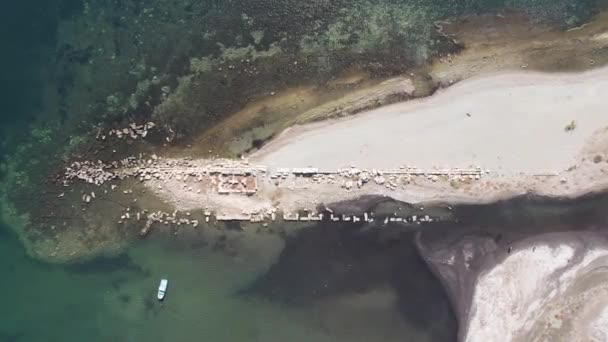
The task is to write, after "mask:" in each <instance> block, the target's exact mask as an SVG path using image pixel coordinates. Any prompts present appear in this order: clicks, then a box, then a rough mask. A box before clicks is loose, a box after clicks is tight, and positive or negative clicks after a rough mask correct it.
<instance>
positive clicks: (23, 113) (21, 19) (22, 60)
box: [0, 0, 59, 153]
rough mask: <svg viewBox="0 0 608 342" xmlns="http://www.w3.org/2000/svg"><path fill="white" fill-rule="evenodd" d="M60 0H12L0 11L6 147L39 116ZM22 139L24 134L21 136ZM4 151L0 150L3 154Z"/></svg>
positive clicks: (0, 118) (1, 117)
mask: <svg viewBox="0 0 608 342" xmlns="http://www.w3.org/2000/svg"><path fill="white" fill-rule="evenodd" d="M57 3H58V1H54V0H51V1H42V2H40V1H11V2H7V3H6V4H4V6H3V8H2V14H0V16H1V19H0V39H1V41H2V46H1V47H0V51H1V53H0V65H2V72H0V94H1V95H0V98H1V99H2V110H1V111H0V133H2V145H0V148H7V145H8V144H9V143H10V141H6V139H7V138H13V137H14V136H15V135H16V134H15V133H16V132H15V131H19V130H25V128H26V127H27V125H28V124H29V123H31V122H33V121H34V120H35V119H36V118H37V117H39V116H40V112H39V111H40V110H41V109H42V107H41V103H40V100H41V83H42V82H43V81H44V79H43V76H44V75H43V74H42V71H43V70H44V69H45V68H51V67H52V66H51V65H49V64H48V61H49V59H50V58H49V57H50V56H51V55H52V46H53V44H54V40H55V30H56V25H57V20H58V19H59V17H57V16H56V15H55V6H56V4H57ZM21 138H23V137H21ZM1 152H3V151H2V150H0V153H1Z"/></svg>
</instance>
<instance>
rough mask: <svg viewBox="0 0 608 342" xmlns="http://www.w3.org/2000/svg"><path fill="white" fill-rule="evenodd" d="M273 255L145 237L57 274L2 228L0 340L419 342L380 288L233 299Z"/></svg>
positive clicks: (275, 242) (258, 239) (249, 247)
mask: <svg viewBox="0 0 608 342" xmlns="http://www.w3.org/2000/svg"><path fill="white" fill-rule="evenodd" d="M282 247H283V242H282V240H281V239H280V238H278V237H277V236H275V235H260V236H253V237H249V238H247V239H246V241H245V242H243V243H242V244H241V245H240V246H239V248H238V250H239V252H238V253H225V252H224V251H219V250H215V249H213V248H212V247H209V246H202V247H201V246H200V245H197V244H184V243H182V242H179V241H177V240H171V239H167V238H166V237H163V236H156V237H154V236H152V237H151V238H149V239H146V240H145V241H141V242H138V243H135V244H134V245H133V246H132V247H131V248H129V249H128V250H127V252H126V253H125V254H123V255H121V256H118V257H116V258H111V259H98V260H94V261H91V262H88V263H83V264H79V265H70V266H60V265H48V264H44V263H42V262H39V261H35V260H32V259H30V258H29V257H27V256H26V255H25V252H24V250H23V249H22V247H21V245H20V243H19V242H18V241H17V240H16V239H15V238H14V237H13V236H12V235H10V234H9V233H8V232H7V230H6V229H4V230H3V231H2V234H1V237H0V273H1V274H2V278H3V280H2V281H0V291H1V292H2V293H3V294H4V299H3V301H2V304H1V305H0V317H2V319H1V320H0V341H2V342H4V341H109V340H112V341H194V340H198V341H402V340H403V338H404V337H407V336H412V337H414V336H416V337H417V338H416V340H426V339H425V338H424V336H425V334H424V333H423V332H422V333H421V332H419V331H418V332H417V331H416V330H415V329H412V328H411V327H410V326H409V325H408V324H407V322H405V321H404V320H402V319H401V318H400V315H399V313H398V312H397V309H396V307H397V305H396V301H397V298H396V295H395V293H394V291H393V289H392V288H391V287H390V286H389V285H387V284H384V285H382V284H380V285H379V286H377V287H375V288H373V289H369V290H366V291H360V292H358V293H355V294H344V295H335V296H331V297H329V298H327V300H315V301H314V302H311V303H309V304H310V305H289V304H287V303H285V301H284V300H274V299H273V298H271V297H268V296H255V295H245V294H242V291H241V290H243V289H245V288H246V287H247V286H248V285H249V284H250V283H251V282H253V281H254V280H255V279H256V278H257V277H258V276H260V275H261V274H263V273H264V272H266V271H267V270H268V268H269V267H270V266H271V265H272V264H273V263H274V262H276V258H277V256H278V255H279V253H280V251H281V249H282ZM162 277H168V278H169V279H170V284H169V290H168V294H167V297H166V300H165V301H164V302H158V301H157V300H156V298H155V297H156V288H157V285H158V281H159V279H160V278H162Z"/></svg>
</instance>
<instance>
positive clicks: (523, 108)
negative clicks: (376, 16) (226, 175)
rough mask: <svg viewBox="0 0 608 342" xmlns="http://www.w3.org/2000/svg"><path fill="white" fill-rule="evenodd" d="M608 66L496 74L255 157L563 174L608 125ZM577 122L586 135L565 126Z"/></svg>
mask: <svg viewBox="0 0 608 342" xmlns="http://www.w3.org/2000/svg"><path fill="white" fill-rule="evenodd" d="M606 93H608V69H600V70H595V71H591V72H586V73H582V74H576V75H575V74H560V75H555V74H540V73H523V72H512V73H504V74H497V75H486V76H483V77H480V78H475V79H470V80H466V81H463V82H461V83H459V84H456V85H454V86H452V87H450V88H447V89H443V90H441V91H439V92H438V93H436V94H435V95H433V96H432V97H429V98H423V99H418V100H413V101H409V102H404V103H399V104H395V105H391V106H387V107H382V108H379V109H376V110H372V111H370V112H367V113H364V114H360V115H357V116H356V117H351V118H347V119H342V120H333V121H326V122H322V123H317V124H312V125H304V126H296V127H293V128H291V129H289V130H287V131H285V132H284V133H283V134H281V135H280V137H278V138H277V139H276V140H274V141H272V142H271V143H270V144H269V145H267V146H266V147H264V148H263V149H262V150H261V151H259V152H257V153H255V154H254V155H252V156H251V157H252V159H253V160H254V161H255V162H257V163H260V164H265V165H268V166H271V167H281V166H291V167H306V166H309V165H311V166H315V167H319V168H322V169H332V168H340V167H349V166H350V165H356V166H357V167H359V168H391V167H398V166H400V165H410V166H416V167H424V168H432V167H469V166H481V167H482V168H484V169H490V170H492V171H494V172H497V173H500V174H503V175H512V174H518V173H527V174H531V173H545V172H553V171H558V172H559V171H563V170H566V169H567V168H569V167H570V166H572V165H574V164H575V163H576V157H577V155H578V154H579V153H580V151H581V149H582V148H583V146H584V144H585V143H586V142H587V141H588V139H589V138H590V137H591V135H592V134H593V133H594V132H595V131H596V130H597V129H599V128H603V127H605V126H607V125H608V116H606V115H605V112H604V111H605V108H604V99H603V94H606ZM573 120H574V121H575V123H576V129H574V130H573V131H571V132H565V131H564V128H565V126H566V125H568V124H569V123H570V122H572V121H573Z"/></svg>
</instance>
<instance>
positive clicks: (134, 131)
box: [97, 122, 156, 140]
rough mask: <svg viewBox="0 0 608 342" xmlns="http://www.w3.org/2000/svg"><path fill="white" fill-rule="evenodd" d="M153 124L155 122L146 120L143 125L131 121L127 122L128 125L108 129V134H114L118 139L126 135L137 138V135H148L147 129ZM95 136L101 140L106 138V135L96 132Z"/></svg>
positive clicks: (142, 136) (143, 136)
mask: <svg viewBox="0 0 608 342" xmlns="http://www.w3.org/2000/svg"><path fill="white" fill-rule="evenodd" d="M155 126H156V124H155V123H154V122H147V123H145V124H143V125H138V124H136V123H131V124H129V127H125V128H122V129H112V130H110V131H109V132H108V136H113V135H115V136H116V137H117V138H118V139H123V138H127V137H130V138H131V139H137V138H138V137H141V138H145V137H146V136H147V135H148V131H149V130H150V129H152V128H154V127H155ZM97 137H98V138H99V139H101V140H106V135H102V134H98V135H97Z"/></svg>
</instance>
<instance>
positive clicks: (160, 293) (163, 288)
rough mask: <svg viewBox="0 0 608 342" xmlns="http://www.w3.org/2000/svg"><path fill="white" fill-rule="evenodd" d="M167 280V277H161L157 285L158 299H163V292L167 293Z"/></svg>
mask: <svg viewBox="0 0 608 342" xmlns="http://www.w3.org/2000/svg"><path fill="white" fill-rule="evenodd" d="M168 284H169V281H168V280H167V279H161V280H160V285H158V295H157V297H158V300H163V299H164V298H165V294H166V293H167V285H168Z"/></svg>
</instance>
